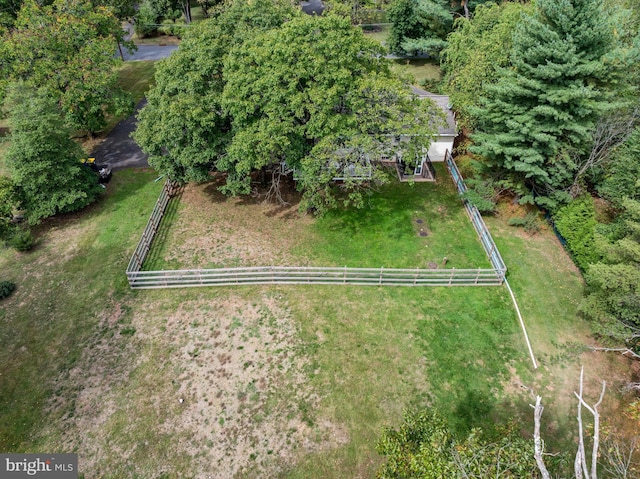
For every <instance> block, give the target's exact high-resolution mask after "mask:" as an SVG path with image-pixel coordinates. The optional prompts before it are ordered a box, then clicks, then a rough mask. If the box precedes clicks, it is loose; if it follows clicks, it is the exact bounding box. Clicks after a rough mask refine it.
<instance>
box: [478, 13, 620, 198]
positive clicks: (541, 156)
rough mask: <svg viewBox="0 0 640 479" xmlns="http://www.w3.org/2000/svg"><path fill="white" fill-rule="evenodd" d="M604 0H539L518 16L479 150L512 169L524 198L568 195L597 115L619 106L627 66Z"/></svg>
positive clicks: (486, 110)
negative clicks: (529, 11) (621, 79)
mask: <svg viewBox="0 0 640 479" xmlns="http://www.w3.org/2000/svg"><path fill="white" fill-rule="evenodd" d="M618 46H619V45H618V43H617V40H616V37H615V26H614V25H613V24H612V22H611V17H610V16H608V15H607V14H606V12H605V10H604V9H603V7H602V2H601V1H600V0H562V1H556V0H540V1H538V2H536V4H535V10H534V12H533V14H531V15H526V16H525V17H524V18H523V21H521V22H520V23H518V26H517V27H516V31H515V33H514V37H513V47H512V50H511V69H509V70H503V71H502V72H501V77H500V79H499V81H498V82H497V84H496V85H493V86H489V87H488V92H487V93H488V94H487V98H486V99H485V101H484V104H483V108H482V109H481V110H480V109H479V110H478V111H477V115H478V118H479V125H478V132H477V133H476V135H474V140H475V142H476V146H475V148H474V150H473V151H474V152H476V153H478V154H480V155H482V156H484V157H485V158H487V159H488V160H489V162H490V164H491V165H492V166H494V167H496V168H498V169H504V170H507V171H509V172H510V174H511V175H512V176H513V178H514V179H515V180H516V182H517V183H519V184H522V185H525V186H526V187H527V189H528V191H530V192H531V193H527V192H525V190H522V192H523V194H524V197H523V200H524V201H533V200H534V198H535V201H536V202H537V203H538V204H541V205H544V206H547V207H551V208H554V207H556V206H557V204H558V201H566V200H568V198H569V196H568V194H567V192H566V187H567V186H568V185H570V184H571V183H572V181H573V173H574V170H575V162H574V157H575V156H576V155H578V156H579V155H580V154H585V153H586V152H587V151H588V149H589V147H590V140H591V137H592V130H593V128H594V126H595V124H596V122H597V120H598V118H599V117H600V116H601V115H602V114H603V113H605V112H606V111H608V110H610V109H612V108H614V107H616V104H617V103H619V102H618V100H619V99H620V95H616V93H617V90H616V86H618V85H620V83H617V82H618V80H619V76H620V72H621V71H622V69H623V68H624V67H626V64H625V61H624V58H623V57H621V56H617V53H618V50H617V47H618Z"/></svg>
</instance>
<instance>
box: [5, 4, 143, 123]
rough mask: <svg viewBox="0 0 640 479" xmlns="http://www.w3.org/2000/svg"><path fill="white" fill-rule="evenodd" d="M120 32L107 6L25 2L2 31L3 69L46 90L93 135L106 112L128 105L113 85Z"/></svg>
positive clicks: (129, 107) (125, 108) (127, 99)
mask: <svg viewBox="0 0 640 479" xmlns="http://www.w3.org/2000/svg"><path fill="white" fill-rule="evenodd" d="M123 34H124V32H123V30H122V27H121V26H120V21H119V20H118V19H117V18H116V16H115V15H114V14H113V13H111V11H110V10H109V9H108V8H106V7H95V8H94V7H93V6H92V5H91V3H89V2H87V1H85V0H71V1H66V0H56V1H55V2H53V3H52V4H51V5H40V4H39V3H38V2H36V1H34V0H27V1H26V2H25V4H24V6H23V7H22V9H21V10H20V13H19V14H18V18H17V20H16V23H15V27H14V28H13V29H12V30H10V31H9V32H8V33H7V34H6V35H5V38H4V42H3V45H4V46H3V48H4V50H5V51H4V54H5V55H6V56H5V62H4V64H3V66H2V67H3V68H4V69H5V70H6V74H7V77H8V78H10V79H11V80H14V81H18V80H23V81H25V82H26V83H27V84H28V85H30V86H32V87H34V88H44V89H46V90H47V91H48V92H49V94H50V95H51V96H53V97H54V98H56V100H57V101H58V102H59V103H60V107H61V109H62V111H63V112H64V115H65V120H66V123H67V124H68V125H69V126H70V127H72V128H75V129H79V130H86V131H88V132H90V133H95V132H97V131H99V130H100V129H101V128H103V127H104V126H105V124H106V122H105V115H106V114H108V113H111V114H115V115H122V114H125V113H127V112H129V111H131V110H132V108H133V104H132V101H131V99H130V97H129V96H128V95H127V94H126V93H125V92H124V91H123V90H122V89H119V88H117V87H116V86H115V85H116V80H117V72H116V67H117V66H118V65H119V64H120V62H121V60H119V59H118V58H117V57H116V56H115V55H114V50H115V46H116V42H118V41H120V42H122V37H123Z"/></svg>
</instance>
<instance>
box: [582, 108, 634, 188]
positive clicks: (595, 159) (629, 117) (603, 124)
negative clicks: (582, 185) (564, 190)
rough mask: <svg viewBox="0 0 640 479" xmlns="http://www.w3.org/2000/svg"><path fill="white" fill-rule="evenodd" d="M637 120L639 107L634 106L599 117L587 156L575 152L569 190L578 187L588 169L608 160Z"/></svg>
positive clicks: (628, 134) (627, 135)
mask: <svg viewBox="0 0 640 479" xmlns="http://www.w3.org/2000/svg"><path fill="white" fill-rule="evenodd" d="M639 121H640V108H635V109H633V110H632V111H631V112H629V113H627V114H620V112H618V113H617V114H616V113H614V114H611V115H607V116H604V117H602V118H600V120H599V121H598V123H597V124H596V126H595V128H594V130H593V133H592V140H593V146H592V148H591V151H590V152H589V156H588V157H586V158H581V157H580V156H579V154H578V153H576V154H575V155H574V157H573V160H574V161H575V163H576V166H577V169H576V172H575V175H574V179H573V184H572V185H571V188H570V191H574V190H577V189H579V188H577V186H578V183H579V182H580V179H581V178H582V177H583V175H584V174H585V173H586V172H587V171H588V170H589V169H592V168H595V167H597V166H600V165H603V164H605V163H606V162H607V161H608V160H609V158H610V157H611V153H612V152H613V150H614V149H615V147H616V146H618V145H620V144H622V143H624V142H625V141H626V140H627V138H629V136H630V135H631V133H633V130H634V128H635V127H636V126H637V125H638V122H639Z"/></svg>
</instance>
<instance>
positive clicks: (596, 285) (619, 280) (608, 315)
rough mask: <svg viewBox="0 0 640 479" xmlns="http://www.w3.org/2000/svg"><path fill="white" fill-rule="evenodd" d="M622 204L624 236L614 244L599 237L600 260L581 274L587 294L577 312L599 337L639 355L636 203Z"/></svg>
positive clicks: (639, 210)
mask: <svg viewBox="0 0 640 479" xmlns="http://www.w3.org/2000/svg"><path fill="white" fill-rule="evenodd" d="M622 205H623V212H624V213H623V215H622V219H623V221H624V223H625V225H626V233H625V235H624V236H623V237H622V238H621V239H618V240H616V241H614V242H607V241H606V240H604V239H603V238H600V241H601V248H602V250H603V251H604V258H603V260H602V261H600V262H597V263H595V264H592V265H590V266H589V269H588V271H587V273H586V275H585V280H586V282H587V285H588V295H587V297H586V298H585V300H584V301H583V303H582V305H581V311H582V312H583V314H584V315H585V316H586V317H587V318H589V319H591V320H593V321H594V325H595V328H596V331H597V332H598V333H599V334H600V335H601V336H604V337H609V338H612V339H613V340H615V341H624V342H626V343H627V346H628V347H630V348H632V349H634V350H635V351H636V352H640V335H639V334H638V330H639V329H638V328H640V201H637V200H632V199H626V200H624V201H623V203H622Z"/></svg>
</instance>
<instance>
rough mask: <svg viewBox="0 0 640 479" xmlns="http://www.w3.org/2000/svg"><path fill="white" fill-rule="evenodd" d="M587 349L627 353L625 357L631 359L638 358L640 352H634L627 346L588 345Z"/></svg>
mask: <svg viewBox="0 0 640 479" xmlns="http://www.w3.org/2000/svg"><path fill="white" fill-rule="evenodd" d="M589 349H591V351H605V352H614V353H620V354H622V355H623V356H627V355H628V356H627V357H631V358H632V359H640V354H638V353H636V352H635V351H633V350H631V349H629V348H600V347H595V346H589Z"/></svg>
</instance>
